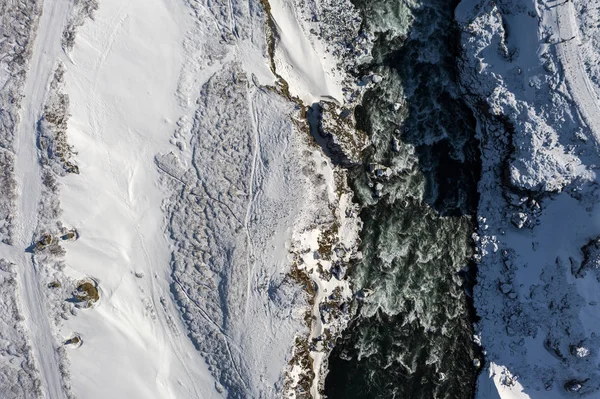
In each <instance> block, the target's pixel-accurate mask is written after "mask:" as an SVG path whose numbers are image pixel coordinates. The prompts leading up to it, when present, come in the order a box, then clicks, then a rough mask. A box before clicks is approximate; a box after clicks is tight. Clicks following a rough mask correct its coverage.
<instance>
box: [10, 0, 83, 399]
mask: <svg viewBox="0 0 600 399" xmlns="http://www.w3.org/2000/svg"><path fill="white" fill-rule="evenodd" d="M70 10H71V2H70V1H68V0H45V1H44V5H43V10H42V15H41V17H40V21H39V26H38V31H37V35H36V38H35V42H34V46H33V53H32V56H31V60H30V64H29V71H28V72H27V79H26V82H25V89H24V92H23V102H22V108H21V111H20V117H21V120H20V122H19V125H18V128H17V132H16V136H17V139H16V145H15V146H16V166H15V170H16V175H17V181H18V186H19V190H20V192H19V199H18V201H17V215H16V225H15V240H14V245H13V246H12V247H10V251H11V252H12V253H11V254H10V255H11V256H10V259H11V260H12V261H13V262H15V264H16V265H17V273H18V276H19V285H20V288H21V293H20V297H21V300H22V303H23V312H24V315H25V322H26V323H27V326H28V329H29V333H30V337H31V341H32V342H31V343H32V351H33V356H34V358H35V361H36V366H37V367H38V369H39V372H40V378H41V382H42V387H41V389H42V392H44V394H45V396H46V397H47V398H52V399H54V398H62V397H64V396H65V395H64V392H63V387H62V385H63V384H62V377H61V373H60V369H59V361H58V358H57V354H56V348H55V342H54V336H53V332H52V329H51V327H50V321H49V320H48V316H47V314H48V312H47V310H46V304H45V301H44V299H43V298H44V297H43V294H42V292H41V287H40V281H39V278H38V274H37V269H36V265H35V264H34V262H33V256H32V255H31V254H30V253H27V252H25V251H26V248H28V247H29V246H30V245H31V244H32V242H33V241H35V237H34V232H35V229H36V227H37V214H38V208H39V202H40V197H41V174H40V171H41V168H40V164H39V158H38V154H37V146H36V127H37V123H38V121H39V120H40V118H41V116H42V112H43V107H44V103H45V99H46V94H47V92H48V86H49V83H50V79H51V77H52V74H53V71H54V67H55V66H56V60H57V58H58V56H60V54H61V53H62V48H61V38H62V33H63V28H64V26H65V22H66V19H67V17H68V14H69V12H70Z"/></svg>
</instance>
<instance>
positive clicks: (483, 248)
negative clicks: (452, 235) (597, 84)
mask: <svg viewBox="0 0 600 399" xmlns="http://www.w3.org/2000/svg"><path fill="white" fill-rule="evenodd" d="M583 3H584V2H578V1H573V2H571V1H567V2H545V1H533V0H512V1H510V0H505V1H498V2H494V1H476V0H463V1H462V2H461V4H460V5H459V7H458V8H457V12H456V16H457V20H458V21H459V23H460V24H461V25H462V28H463V48H464V54H463V61H464V70H463V81H464V83H465V86H466V88H467V90H468V91H469V99H470V102H471V104H472V107H473V109H474V110H475V111H476V113H477V115H478V119H479V123H478V126H479V139H480V142H481V150H482V163H483V165H482V167H483V173H482V179H481V181H480V183H479V191H480V193H481V198H480V203H479V234H478V235H475V237H474V238H475V240H476V241H477V242H478V248H479V255H478V256H479V261H480V263H479V272H478V277H477V285H476V287H475V306H476V308H477V312H478V314H479V316H480V317H481V320H480V321H479V322H478V323H477V335H476V340H477V341H478V342H480V343H481V344H482V346H483V348H484V351H485V355H486V360H487V365H486V367H485V369H484V370H483V371H482V374H481V376H480V378H479V388H478V397H480V398H493V397H501V398H528V397H530V398H538V397H540V398H541V397H543V398H559V397H564V395H566V394H570V395H585V394H591V395H592V397H594V395H598V390H599V389H600V386H599V385H598V383H597V379H598V371H597V367H596V365H597V363H598V352H597V337H598V334H599V332H600V324H599V320H598V319H597V315H596V313H597V312H596V311H595V309H596V306H597V303H598V298H597V287H598V280H597V278H596V274H595V271H594V266H592V265H593V264H595V262H596V261H597V259H596V257H597V253H596V251H595V248H596V245H597V244H596V241H595V240H596V237H597V236H598V234H599V232H600V231H599V228H600V225H599V224H598V210H597V209H596V204H597V202H598V201H597V195H598V191H597V187H598V180H597V174H596V170H597V166H596V165H597V159H598V152H597V148H598V139H597V137H598V136H597V132H598V129H599V128H600V120H598V105H597V101H598V98H597V94H596V93H595V92H594V88H593V85H592V84H591V83H590V82H591V78H592V77H591V76H590V74H589V68H588V67H587V66H586V64H585V62H584V60H583V59H582V57H581V52H580V50H579V45H578V44H579V43H580V38H581V35H580V33H579V27H578V26H577V21H578V20H580V18H579V17H578V15H577V13H576V10H578V9H581V8H582V7H583V8H587V6H583ZM585 3H586V4H587V2H585ZM585 32H586V33H585V36H587V37H590V36H592V37H594V36H595V35H597V34H598V27H597V26H595V27H594V26H590V25H588V26H586V27H585Z"/></svg>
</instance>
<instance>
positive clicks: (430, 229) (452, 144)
mask: <svg viewBox="0 0 600 399" xmlns="http://www.w3.org/2000/svg"><path fill="white" fill-rule="evenodd" d="M354 3H355V5H356V6H357V7H358V8H359V9H360V10H361V11H362V13H363V18H364V28H365V29H367V30H369V31H371V32H374V33H376V34H377V41H376V45H375V47H374V50H373V56H374V60H373V63H372V64H371V65H369V66H368V67H367V68H366V69H365V72H367V71H374V72H375V73H376V74H377V75H378V76H380V77H382V79H383V80H382V81H381V83H380V84H378V85H377V86H376V87H375V88H374V89H372V90H371V91H370V92H368V93H367V94H366V95H365V97H364V101H363V104H362V106H361V107H359V108H357V111H356V116H357V120H358V123H359V127H360V128H361V129H363V130H364V131H366V132H367V133H368V134H369V136H370V138H371V142H372V145H371V147H370V148H369V149H368V151H367V152H366V154H365V157H364V162H363V164H362V165H361V166H359V167H355V168H354V169H353V170H351V171H350V176H351V177H350V180H351V185H352V186H353V188H354V190H355V193H356V201H358V202H359V203H360V204H361V205H362V206H363V210H362V214H361V216H362V220H363V222H364V229H363V232H362V244H361V251H362V253H363V259H362V260H361V261H360V262H359V263H358V264H356V265H355V267H354V268H353V271H352V278H353V279H354V285H355V287H356V288H357V289H363V290H364V291H365V292H369V291H370V292H372V294H371V295H369V296H367V297H366V298H365V299H363V300H362V301H360V303H359V305H358V306H359V310H358V314H357V317H356V318H355V320H354V321H353V322H352V323H351V324H350V326H349V327H348V328H347V330H346V331H345V333H344V335H343V336H342V338H341V339H340V340H339V341H338V344H337V346H336V348H335V349H334V351H333V353H332V355H331V357H330V360H329V369H330V372H329V374H328V376H327V379H326V386H325V389H326V394H327V396H328V397H330V398H409V399H412V398H428V399H429V398H452V399H457V398H471V397H473V394H474V386H475V378H476V375H477V368H476V367H475V365H474V359H476V358H477V356H478V353H477V348H476V347H475V346H474V344H473V342H472V334H473V330H472V322H473V312H472V311H471V308H470V306H469V301H468V296H467V295H466V294H465V291H468V288H469V285H470V284H471V283H467V284H466V285H465V281H466V279H465V275H466V276H468V275H469V274H470V273H469V272H468V270H469V265H470V259H471V256H472V250H473V246H472V243H471V240H470V236H471V234H472V233H473V228H474V227H473V226H474V223H473V222H474V215H476V211H477V210H476V207H477V201H478V195H477V186H476V184H477V180H478V178H479V174H480V161H479V150H478V143H477V142H476V140H475V138H474V136H475V123H476V122H475V118H474V116H473V115H472V113H471V111H470V109H469V108H468V106H467V105H466V104H465V103H464V102H463V100H462V99H461V97H462V93H461V88H460V85H459V82H458V80H459V76H458V69H457V60H458V57H459V56H460V41H459V28H458V27H457V26H456V24H455V22H454V18H453V12H454V8H455V7H456V5H457V3H458V2H457V1H443V0H427V1H423V2H422V3H421V2H418V1H410V0H402V1H398V0H395V1H394V0H355V2H354ZM472 267H473V266H472V265H471V269H472ZM471 271H472V270H471ZM465 288H466V289H465Z"/></svg>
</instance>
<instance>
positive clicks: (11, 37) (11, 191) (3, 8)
mask: <svg viewBox="0 0 600 399" xmlns="http://www.w3.org/2000/svg"><path fill="white" fill-rule="evenodd" d="M40 12H41V5H40V2H39V1H26V2H14V1H10V0H2V1H0V37H2V40H1V41H0V87H1V90H0V171H1V172H0V241H2V242H3V243H6V244H10V243H12V235H13V226H12V225H13V223H14V211H15V202H14V201H15V197H16V181H15V176H14V162H15V159H14V156H15V155H14V140H15V139H14V135H15V130H16V127H17V126H18V124H19V114H18V111H19V109H20V107H21V99H22V89H23V85H24V84H25V74H26V72H27V62H28V60H29V58H30V57H31V52H32V47H33V38H34V37H35V32H36V30H37V25H38V21H39V14H40Z"/></svg>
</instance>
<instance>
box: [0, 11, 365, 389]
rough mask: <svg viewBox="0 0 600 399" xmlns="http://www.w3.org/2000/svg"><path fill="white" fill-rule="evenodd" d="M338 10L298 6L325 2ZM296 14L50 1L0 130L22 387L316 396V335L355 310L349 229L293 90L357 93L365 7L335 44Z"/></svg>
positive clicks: (348, 209)
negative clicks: (352, 73)
mask: <svg viewBox="0 0 600 399" xmlns="http://www.w3.org/2000/svg"><path fill="white" fill-rule="evenodd" d="M332 4H333V3H331V4H330V3H325V2H323V3H319V2H317V3H312V6H311V7H310V8H309V10H310V11H311V12H314V13H315V14H316V15H319V16H320V17H319V18H321V17H322V16H323V15H327V14H328V12H327V11H328V10H331V8H332V7H334V5H332ZM263 7H266V9H267V10H268V11H269V12H272V13H273V14H272V15H270V14H269V13H268V12H266V11H265V10H264V9H263ZM347 10H349V11H348V12H349V13H350V14H349V15H354V13H355V11H354V10H353V9H352V8H347ZM306 12H307V11H306V10H302V9H301V8H300V7H299V5H298V4H295V3H293V2H291V1H287V2H286V1H277V2H275V3H273V4H270V5H269V4H268V3H267V2H259V1H251V2H237V1H217V2H202V1H193V2H192V1H189V2H187V1H183V0H150V1H142V0H133V1H128V2H121V1H117V0H102V1H101V2H97V1H95V0H88V1H78V2H71V1H67V0H46V1H44V3H43V13H42V14H41V15H42V16H41V18H40V21H39V29H38V35H37V40H35V44H34V45H33V46H31V52H30V54H29V55H30V60H29V61H28V66H29V70H28V73H27V75H26V80H25V81H24V86H23V88H22V89H20V88H18V87H19V86H18V85H17V86H15V87H17V89H16V90H17V91H19V90H22V93H21V94H22V107H21V109H20V116H21V119H20V122H19V124H18V125H17V126H16V127H15V130H16V133H18V134H15V136H16V137H18V142H15V143H14V156H13V155H12V152H11V151H12V148H11V145H12V144H13V143H12V142H11V137H12V136H11V135H10V134H11V132H10V131H7V132H5V133H6V137H7V138H6V139H5V137H4V135H3V137H2V139H3V142H2V145H3V148H6V150H7V151H8V156H7V157H5V159H4V160H6V162H7V165H8V166H7V168H6V170H5V179H6V181H8V182H10V181H11V180H10V179H14V180H16V182H17V189H16V190H14V191H16V192H14V193H13V191H11V190H12V189H11V190H9V188H10V186H8V185H7V186H6V187H7V190H5V191H6V193H4V192H3V193H2V194H3V196H2V201H3V202H2V206H3V209H2V211H3V212H4V213H3V214H2V215H1V216H3V217H4V219H5V220H4V223H5V224H4V225H3V226H1V227H2V231H0V233H2V234H3V236H2V238H3V239H4V240H5V241H6V242H7V243H9V242H12V245H4V244H3V246H2V247H1V248H0V256H1V257H2V258H4V259H6V261H4V260H3V261H2V265H3V268H2V273H3V274H2V276H1V277H2V279H3V280H2V284H1V286H2V292H3V293H4V295H5V296H6V298H7V306H6V307H5V309H4V308H3V309H4V311H3V313H2V314H3V315H4V314H5V316H6V317H5V318H4V319H3V320H4V321H5V322H6V323H5V324H3V325H2V326H3V328H2V331H0V337H2V338H3V339H5V341H6V345H4V346H3V347H4V348H7V349H6V350H5V352H2V353H0V355H1V356H0V357H1V358H2V360H7V361H10V362H12V363H14V364H15V365H17V363H18V362H21V366H20V367H17V370H19V371H17V372H16V373H18V375H19V378H21V379H22V380H23V384H22V389H23V391H24V392H31V395H36V392H37V391H39V392H41V394H42V395H44V396H45V397H49V398H60V397H83V396H85V397H92V398H105V397H130V398H137V397H139V398H184V397H202V398H210V397H223V396H228V397H279V396H281V395H284V394H285V395H286V396H288V397H294V396H296V395H297V394H300V395H302V392H307V391H309V390H311V391H312V393H313V396H315V397H318V396H319V393H320V391H321V390H322V383H323V380H322V379H323V377H324V373H325V365H326V356H327V353H328V351H329V350H330V349H331V348H330V346H329V345H327V343H329V342H331V341H332V340H333V339H334V338H335V335H336V334H338V333H339V331H340V329H341V328H343V326H344V325H345V323H346V322H347V319H348V317H349V316H348V314H347V312H346V313H344V314H341V313H340V312H337V311H336V310H335V309H337V306H339V304H340V303H342V302H344V301H346V300H349V299H350V297H351V296H352V292H351V290H350V288H349V285H348V282H347V281H346V280H345V279H344V274H345V273H344V270H345V267H346V266H345V264H346V263H347V262H349V261H350V259H351V258H352V257H355V256H357V254H356V240H357V239H358V236H357V231H358V229H359V227H360V226H359V223H358V219H357V216H356V210H355V209H354V205H353V204H352V201H351V197H352V196H351V192H350V191H349V188H348V187H347V185H346V183H345V174H344V173H345V171H344V170H343V169H341V168H340V167H339V166H334V164H333V163H332V162H331V160H329V159H328V158H327V156H326V154H325V153H324V152H323V150H322V149H321V148H320V147H319V146H318V145H317V144H316V143H315V142H314V139H313V137H312V136H311V134H310V132H311V130H310V126H309V123H308V122H307V120H306V117H305V115H306V108H305V105H304V104H302V103H301V102H299V101H298V100H297V99H295V98H291V97H290V95H291V96H298V97H299V98H301V99H303V100H304V101H306V105H311V103H312V102H313V101H319V100H320V99H323V98H325V99H328V100H331V99H332V98H333V99H335V100H337V101H338V102H340V103H342V102H344V95H347V94H348V93H350V92H351V91H352V90H354V89H352V90H350V89H348V88H347V87H345V85H348V84H349V80H348V76H347V75H346V74H345V72H342V71H336V69H337V68H339V67H340V65H342V64H343V62H345V63H346V64H349V63H350V61H349V60H348V59H346V60H344V59H343V57H342V56H341V55H343V54H342V53H341V52H340V51H341V50H340V49H343V48H344V43H343V40H347V39H348V37H349V36H348V35H350V36H352V35H353V34H355V33H356V29H357V27H358V25H359V22H360V21H359V20H358V19H355V20H353V22H352V24H350V25H349V26H347V27H344V28H343V29H342V28H340V29H339V31H340V32H345V33H344V34H340V35H338V36H336V45H335V48H336V49H338V50H336V51H337V53H335V54H330V53H329V52H328V51H326V50H325V44H326V43H325V42H323V41H322V40H325V39H326V37H325V36H323V35H321V36H320V39H318V40H316V39H313V38H311V36H312V34H311V33H310V31H309V28H307V26H308V25H307V24H306ZM24 15H25V14H24ZM35 17H36V15H35V14H33V13H32V14H31V16H30V18H33V21H34V22H35V21H37V20H36V19H35ZM270 18H274V19H276V24H277V25H278V27H277V29H276V32H275V31H273V30H271V29H270V28H268V27H269V26H270V25H269V19H270ZM332 21H333V20H332V19H331V18H329V19H327V20H326V23H329V24H330V23H332ZM288 22H289V24H288ZM314 22H315V21H313V22H312V26H313V27H314V28H318V29H322V27H320V25H319V24H315V23H314ZM36 26H37V25H36ZM157 27H160V29H157ZM290 29H291V30H290ZM288 34H289V35H288ZM344 35H345V36H344ZM274 37H278V38H283V39H282V40H281V41H278V45H277V46H276V49H277V50H276V54H280V53H281V51H283V52H287V56H289V57H284V58H283V60H284V61H282V62H280V61H278V59H279V58H277V55H276V54H271V53H270V51H269V43H270V41H271V40H273V38H274ZM296 39H299V43H301V45H300V46H298V45H297V43H295V40H296ZM300 50H302V52H300ZM344 51H346V50H344ZM292 53H294V54H292ZM344 54H345V53H344ZM271 55H275V59H274V60H273V59H271V58H270V57H271ZM323 57H324V58H325V59H324V60H323V62H322V65H320V64H321V63H320V62H319V65H320V66H319V65H316V64H315V65H313V63H312V61H315V60H320V59H321V58H323ZM24 60H25V61H24V62H25V63H27V59H24ZM286 68H287V69H286ZM284 70H287V71H291V70H294V71H300V72H301V73H299V74H298V73H296V72H294V73H289V74H286V73H285V71H284ZM2 79H5V80H6V81H7V82H13V81H16V80H14V79H13V80H11V76H10V75H6V76H4V75H2ZM286 79H289V80H290V82H285V80H286ZM283 87H290V92H289V93H288V92H287V91H285V90H282V88H283ZM348 98H352V99H353V100H356V98H357V97H356V95H355V94H354V95H350V97H348ZM15 110H16V108H15ZM332 112H333V111H332ZM336 112H338V111H336ZM332 115H333V114H332ZM328 126H330V127H331V128H332V129H333V128H334V127H335V122H333V123H330V124H329V125H328ZM5 127H6V126H5ZM3 133H4V132H3ZM355 152H357V151H355ZM13 161H14V176H13V175H12V174H10V173H9V172H11V171H12V169H10V168H12V162H13ZM15 194H16V196H17V199H16V200H13V198H14V197H15ZM11 201H12V202H11ZM5 203H6V206H5V205H4V204H5ZM13 208H14V209H13ZM305 234H309V235H310V237H312V239H311V240H310V242H304V241H303V239H302V238H301V237H303V235H305ZM26 250H27V251H26ZM305 258H306V259H307V260H306V261H305V260H304V259H305ZM321 258H322V260H319V259H321ZM10 262H12V263H10ZM334 275H335V276H334ZM12 279H16V280H17V282H16V283H14V282H13V280H12ZM313 286H315V287H316V290H315V288H314V287H313ZM82 287H88V288H86V290H92V291H87V292H88V295H89V296H88V298H90V297H92V298H93V296H94V295H95V294H94V292H95V290H96V289H97V293H98V296H99V299H98V300H93V299H92V300H91V301H88V300H85V299H82V298H83V297H82V290H83V289H84V288H82ZM90 287H91V288H90ZM18 298H20V300H19V299H18ZM13 303H14V304H13ZM10 312H12V314H11V313H10ZM11 317H12V318H13V319H14V320H13V319H11ZM21 318H23V320H21ZM19 334H20V335H19ZM5 341H3V342H5ZM24 342H25V343H24ZM311 342H312V343H311ZM11 345H12V346H11ZM15 348H16V349H15ZM29 348H31V350H30V349H29ZM313 360H314V362H313ZM0 370H1V371H2V373H0V376H4V377H5V378H7V379H11V378H13V377H14V375H17V374H14V373H12V372H9V371H8V370H9V369H0ZM13 383H14V381H12V382H7V384H6V386H7V387H9V386H12V385H10V384H13ZM2 392H4V391H2ZM11 395H13V394H8V396H6V397H13V396H14V397H19V393H18V392H17V391H15V393H14V395H13V396H11ZM26 395H27V394H26Z"/></svg>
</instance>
